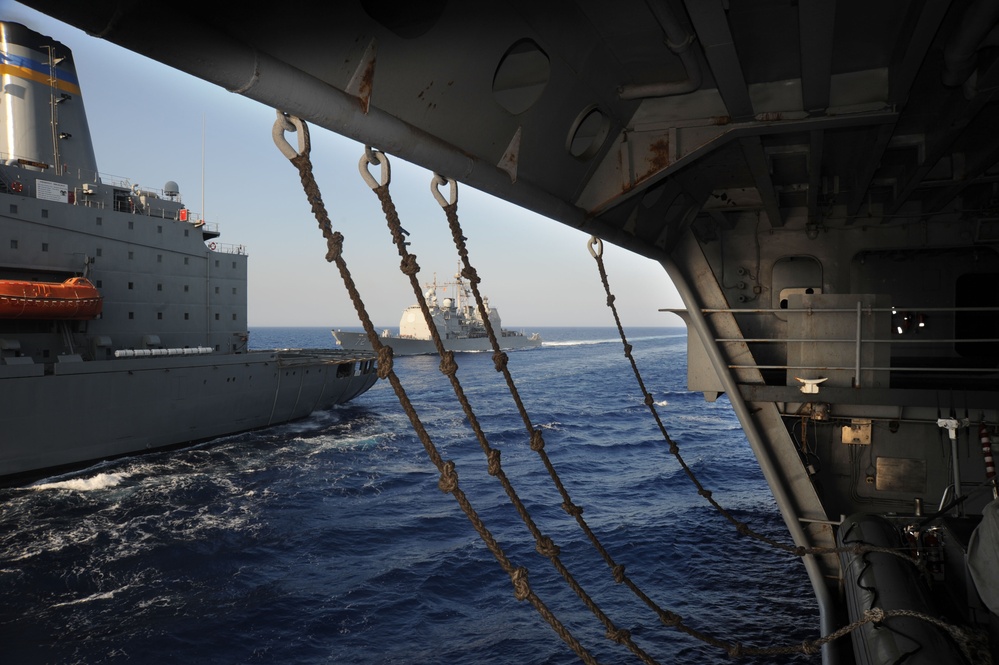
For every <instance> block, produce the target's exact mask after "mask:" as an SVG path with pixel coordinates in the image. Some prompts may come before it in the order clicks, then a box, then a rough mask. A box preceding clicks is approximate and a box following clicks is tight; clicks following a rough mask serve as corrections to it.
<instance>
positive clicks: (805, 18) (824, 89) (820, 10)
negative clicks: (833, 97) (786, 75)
mask: <svg viewBox="0 0 999 665" xmlns="http://www.w3.org/2000/svg"><path fill="white" fill-rule="evenodd" d="M835 25H836V1H835V0H799V2H798V33H799V42H800V43H801V101H802V104H803V106H804V109H805V110H806V111H821V110H825V109H826V108H828V107H829V83H830V81H831V80H832V51H833V37H834V35H835Z"/></svg>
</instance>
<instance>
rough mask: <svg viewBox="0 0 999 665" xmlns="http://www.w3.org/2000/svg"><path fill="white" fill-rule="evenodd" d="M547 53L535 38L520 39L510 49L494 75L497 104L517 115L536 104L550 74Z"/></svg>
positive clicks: (494, 92)
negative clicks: (533, 39)
mask: <svg viewBox="0 0 999 665" xmlns="http://www.w3.org/2000/svg"><path fill="white" fill-rule="evenodd" d="M551 70H552V68H551V63H550V62H549V60H548V55H547V54H546V53H545V52H544V51H542V50H541V47H539V46H538V45H537V44H536V43H535V42H534V41H532V40H530V39H521V40H520V41H518V42H515V43H514V45H513V46H511V47H510V48H509V49H507V51H506V53H504V54H503V57H502V58H501V59H500V63H499V66H497V67H496V73H495V74H493V97H494V98H495V99H496V103H497V104H499V105H500V106H502V107H503V108H504V109H506V110H507V111H509V112H510V113H512V114H514V115H517V114H519V113H523V112H524V111H526V110H527V109H529V108H531V107H532V106H534V103H535V102H537V101H538V100H539V99H540V98H541V93H543V92H544V90H545V87H546V86H547V85H548V79H549V78H550V77H551Z"/></svg>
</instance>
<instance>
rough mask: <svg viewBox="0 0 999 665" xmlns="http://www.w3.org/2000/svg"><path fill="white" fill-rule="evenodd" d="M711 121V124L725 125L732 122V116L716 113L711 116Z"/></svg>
mask: <svg viewBox="0 0 999 665" xmlns="http://www.w3.org/2000/svg"><path fill="white" fill-rule="evenodd" d="M711 122H712V124H715V125H727V124H728V123H730V122H732V117H731V116H728V115H716V116H715V117H713V118H711Z"/></svg>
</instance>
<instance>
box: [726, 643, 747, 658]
mask: <svg viewBox="0 0 999 665" xmlns="http://www.w3.org/2000/svg"><path fill="white" fill-rule="evenodd" d="M725 651H726V652H728V657H729V658H742V656H743V655H744V653H745V652H744V651H743V648H742V645H741V644H739V643H738V642H736V643H735V644H730V645H729V646H728V648H727V649H725Z"/></svg>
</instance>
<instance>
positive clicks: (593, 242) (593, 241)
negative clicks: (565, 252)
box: [587, 236, 604, 258]
mask: <svg viewBox="0 0 999 665" xmlns="http://www.w3.org/2000/svg"><path fill="white" fill-rule="evenodd" d="M587 247H588V248H589V250H590V256H592V257H593V258H598V257H600V256H603V253H604V242H603V241H602V240H601V239H600V238H598V237H596V236H590V241H589V242H588V243H587Z"/></svg>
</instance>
